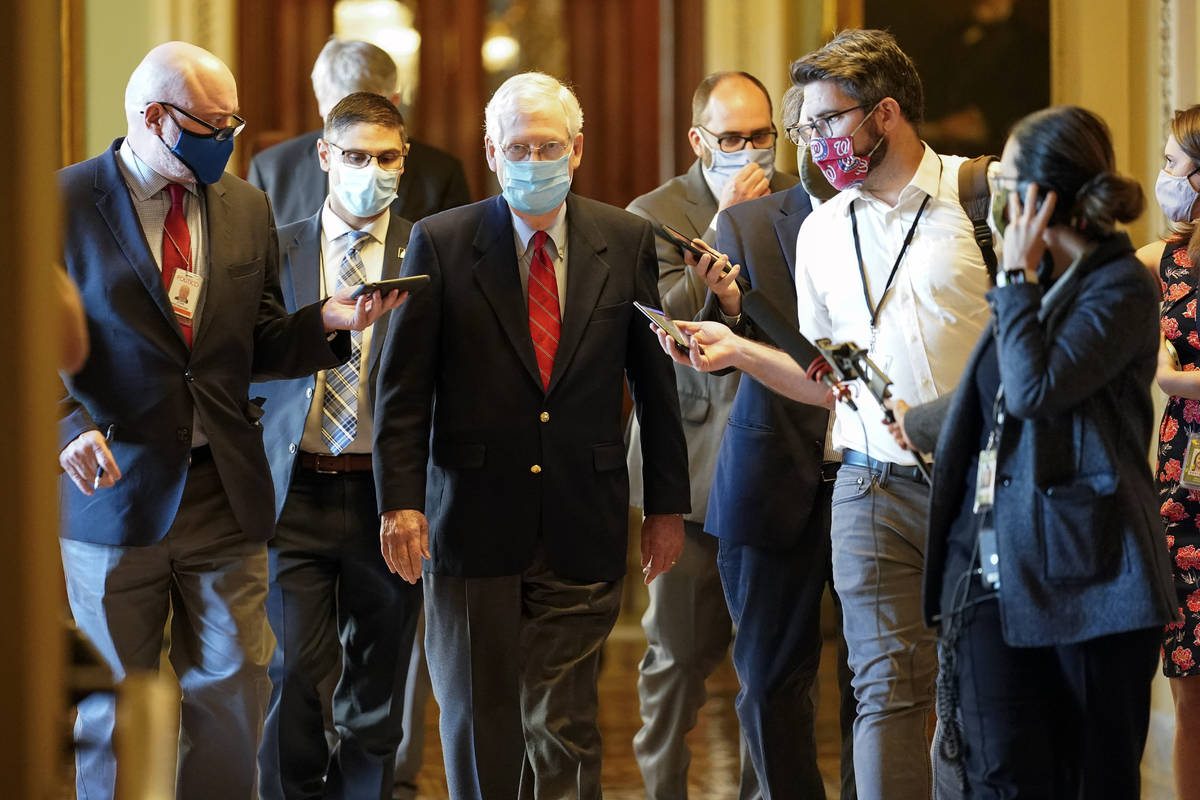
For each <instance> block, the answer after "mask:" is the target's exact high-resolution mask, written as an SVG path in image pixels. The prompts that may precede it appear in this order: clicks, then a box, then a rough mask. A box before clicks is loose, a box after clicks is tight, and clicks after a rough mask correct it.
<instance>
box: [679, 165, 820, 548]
mask: <svg viewBox="0 0 1200 800" xmlns="http://www.w3.org/2000/svg"><path fill="white" fill-rule="evenodd" d="M811 210H812V206H811V205H810V204H809V200H808V195H807V194H806V193H805V191H804V187H803V186H801V185H799V184H797V185H795V186H793V187H792V188H791V189H789V190H787V191H786V192H778V193H775V194H770V195H768V196H766V197H760V198H759V199H757V200H750V201H747V202H745V203H739V204H738V205H736V206H731V207H730V208H728V209H726V210H725V211H724V212H722V214H721V216H720V217H718V218H717V249H718V250H720V251H721V252H723V253H725V254H727V255H728V256H729V259H730V261H732V262H733V263H735V264H741V265H742V270H743V271H742V278H739V280H744V282H743V284H742V290H743V291H748V290H749V289H751V288H753V289H758V290H759V291H762V292H766V293H767V295H768V296H769V297H770V298H771V300H772V301H774V303H775V304H776V305H777V306H778V307H779V309H780V310H781V311H783V312H784V313H785V314H787V315H788V318H789V319H791V320H792V321H793V322H796V279H795V268H796V234H797V233H798V232H799V231H800V225H801V223H802V222H804V219H805V217H807V216H808V213H809V212H810V211H811ZM703 316H704V318H705V319H713V320H718V321H719V320H720V319H721V314H720V310H719V309H718V307H717V302H716V298H715V297H710V298H709V300H708V303H707V305H706V306H705V309H704V312H703ZM797 324H798V323H797ZM737 327H738V331H737V332H738V333H741V334H743V335H745V336H749V337H750V338H752V339H766V338H767V337H765V336H764V335H762V334H760V332H759V331H758V330H757V329H755V328H754V325H753V323H752V322H751V321H750V320H749V318H748V317H743V318H742V324H741V325H739V326H737ZM828 421H829V412H828V411H826V410H825V409H823V408H819V407H817V406H810V405H806V404H804V403H797V402H795V401H793V400H789V399H787V398H786V397H782V396H781V395H778V394H775V393H774V392H772V391H771V390H770V389H768V388H767V387H765V386H763V385H762V384H761V383H759V382H758V381H756V380H754V379H753V378H751V377H750V376H749V375H743V376H742V380H741V382H740V383H739V384H738V390H737V396H736V397H734V400H733V408H732V409H731V410H730V412H729V424H728V425H727V426H726V428H725V436H724V437H723V438H722V439H721V449H720V450H719V452H718V454H717V467H716V472H715V474H714V475H713V485H712V493H711V494H710V495H709V502H708V516H707V518H706V519H705V524H704V529H705V530H706V531H708V532H709V533H711V534H713V535H714V536H718V537H720V538H722V539H725V540H728V541H730V542H735V543H738V544H748V545H752V546H755V547H762V548H768V549H785V548H790V547H793V546H794V545H795V544H796V543H797V542H798V541H799V540H800V538H801V537H802V536H804V535H805V531H806V530H807V528H808V524H809V520H810V519H812V518H813V516H814V514H815V511H816V509H814V505H815V503H816V497H817V490H818V488H819V487H820V485H821V460H822V454H823V450H824V443H825V431H826V427H827V425H828Z"/></svg>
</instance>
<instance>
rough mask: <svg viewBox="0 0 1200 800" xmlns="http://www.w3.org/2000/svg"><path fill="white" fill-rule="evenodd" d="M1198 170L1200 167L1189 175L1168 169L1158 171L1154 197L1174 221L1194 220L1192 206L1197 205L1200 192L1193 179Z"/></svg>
mask: <svg viewBox="0 0 1200 800" xmlns="http://www.w3.org/2000/svg"><path fill="white" fill-rule="evenodd" d="M1197 172H1200V167H1196V169H1193V170H1192V171H1191V172H1189V173H1188V174H1187V175H1171V174H1170V173H1168V172H1167V171H1166V170H1163V171H1161V172H1159V173H1158V179H1157V180H1156V181H1155V182H1154V198H1155V199H1156V200H1158V206H1159V208H1161V209H1162V212H1163V213H1164V214H1166V215H1167V219H1169V220H1171V221H1172V222H1191V221H1192V207H1193V206H1194V205H1196V198H1197V197H1200V192H1197V191H1196V189H1195V188H1193V186H1192V181H1191V177H1192V176H1193V175H1195V174H1196V173H1197Z"/></svg>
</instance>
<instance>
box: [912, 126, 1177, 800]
mask: <svg viewBox="0 0 1200 800" xmlns="http://www.w3.org/2000/svg"><path fill="white" fill-rule="evenodd" d="M1114 170H1115V161H1114V157H1113V149H1112V143H1111V140H1110V137H1109V133H1108V129H1107V127H1106V126H1105V124H1104V123H1103V121H1101V120H1100V119H1099V118H1098V117H1097V116H1096V115H1094V114H1092V113H1091V112H1089V111H1086V110H1084V109H1081V108H1077V107H1071V106H1067V107H1059V108H1051V109H1046V110H1044V111H1039V112H1036V113H1034V114H1031V115H1029V116H1027V117H1025V118H1023V119H1022V120H1021V121H1019V122H1018V123H1017V125H1016V126H1015V127H1014V129H1013V132H1012V134H1011V135H1010V136H1009V138H1008V143H1007V144H1006V145H1005V148H1004V156H1003V158H1002V160H1001V162H1000V166H999V170H998V173H995V174H993V175H992V176H991V177H992V197H993V214H992V217H993V221H994V225H995V227H996V228H997V230H996V233H997V235H998V237H999V238H1000V239H1002V241H1003V248H1002V268H1001V271H1000V272H999V273H998V275H997V286H996V287H995V288H994V289H992V290H991V291H990V292H989V293H988V301H989V303H990V305H991V307H992V313H993V319H992V323H993V324H992V325H991V326H990V328H989V329H988V331H987V332H986V333H985V334H984V335H983V337H982V338H981V339H980V341H979V344H978V345H977V346H976V348H975V351H974V353H973V354H972V356H971V359H970V361H969V362H968V364H967V368H966V371H965V372H964V374H963V377H962V380H961V381H960V383H959V385H958V388H957V389H956V390H955V392H954V394H953V395H951V396H950V397H949V399H948V400H947V401H946V402H941V401H939V404H940V405H939V404H931V405H926V406H921V407H917V408H912V409H906V408H905V407H903V405H901V404H898V405H899V407H898V408H897V409H896V410H897V412H898V416H899V418H900V423H899V424H898V425H897V426H894V427H893V432H894V433H896V434H897V436H898V438H901V439H902V440H903V441H905V442H907V443H908V444H909V445H910V446H912V445H914V444H915V445H916V446H917V447H918V448H920V449H932V448H933V445H934V443H933V441H932V439H933V438H934V437H932V436H930V435H929V434H928V431H930V430H931V429H936V428H937V427H938V426H937V425H936V422H937V421H938V420H942V424H941V425H940V434H937V435H936V458H935V459H934V474H933V491H932V494H931V498H930V515H929V539H928V544H927V549H926V562H925V615H926V619H927V622H929V623H930V624H935V623H937V624H940V625H941V639H940V650H941V659H942V663H941V684H940V685H939V698H938V700H939V708H938V712H939V718H940V719H942V720H951V721H953V720H958V722H959V724H961V731H948V733H951V734H953V733H960V734H961V736H957V737H956V736H954V735H950V736H948V739H949V742H948V743H947V744H946V745H944V746H945V747H947V748H948V749H949V750H950V751H951V752H949V753H948V754H947V755H950V756H958V757H959V758H961V762H962V765H963V776H962V777H963V778H964V779H965V783H966V784H967V787H968V788H969V791H970V796H971V797H972V798H993V797H996V798H998V797H1053V798H1060V799H1061V798H1082V797H1088V798H1092V797H1114V798H1136V797H1138V796H1139V774H1138V764H1139V761H1140V759H1141V754H1142V749H1143V747H1144V745H1145V738H1146V730H1147V726H1148V724H1149V714H1150V682H1151V679H1152V677H1153V673H1154V668H1155V664H1156V660H1157V657H1158V645H1159V631H1160V630H1161V629H1162V626H1163V625H1164V624H1165V623H1166V622H1168V621H1170V620H1171V619H1173V617H1174V614H1175V602H1174V598H1173V596H1172V594H1171V591H1170V576H1169V570H1168V565H1167V553H1166V550H1165V549H1164V548H1163V546H1162V538H1161V528H1160V526H1159V523H1158V518H1157V513H1156V508H1157V505H1158V504H1157V502H1156V501H1155V497H1154V487H1153V482H1152V477H1151V474H1150V470H1149V468H1148V465H1147V463H1146V452H1147V450H1148V448H1149V444H1150V435H1151V431H1152V428H1153V413H1154V412H1153V404H1152V402H1151V398H1150V392H1149V384H1150V380H1151V378H1152V376H1153V375H1154V370H1155V363H1156V353H1157V350H1158V336H1157V333H1156V325H1155V319H1156V314H1155V312H1156V303H1157V299H1158V290H1157V288H1156V286H1155V284H1154V282H1153V281H1152V280H1151V278H1150V276H1149V275H1148V274H1147V273H1146V270H1145V269H1144V268H1142V266H1141V265H1140V264H1139V263H1138V260H1137V259H1136V258H1135V257H1134V251H1133V247H1132V246H1131V245H1130V242H1129V239H1128V237H1127V236H1126V235H1125V234H1123V233H1119V232H1117V231H1115V230H1114V224H1115V223H1117V222H1129V221H1131V220H1133V219H1136V218H1137V216H1138V215H1139V214H1140V213H1141V210H1142V205H1143V199H1142V191H1141V188H1140V187H1139V186H1138V185H1137V183H1135V182H1134V181H1132V180H1130V179H1128V178H1125V177H1122V176H1119V175H1117V174H1116V172H1115V171H1114ZM906 412H907V413H906ZM905 432H907V434H908V435H907V436H905ZM947 727H954V726H953V725H950V726H947ZM955 751H957V752H955ZM944 752H945V751H944Z"/></svg>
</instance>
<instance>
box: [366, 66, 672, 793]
mask: <svg viewBox="0 0 1200 800" xmlns="http://www.w3.org/2000/svg"><path fill="white" fill-rule="evenodd" d="M485 115H486V131H487V132H486V135H485V137H484V147H485V155H486V157H487V162H488V165H489V166H490V167H491V168H492V169H493V170H494V171H495V172H496V176H497V178H498V179H499V182H500V186H501V187H502V195H501V196H497V197H492V198H489V199H487V200H484V201H482V202H479V203H474V204H472V205H468V206H464V207H462V208H457V209H452V210H450V211H446V212H444V213H442V214H437V215H435V216H432V217H426V218H425V219H423V220H421V221H420V222H418V223H417V224H416V226H415V227H414V228H413V234H412V243H411V244H410V246H409V249H408V255H407V256H406V258H405V267H404V273H405V274H406V275H409V274H414V275H415V274H428V275H429V276H430V278H431V282H430V287H429V288H428V289H427V290H424V291H422V292H421V293H419V294H417V295H415V296H414V298H413V304H412V305H411V306H409V307H408V308H407V309H406V310H407V311H410V312H411V313H406V314H403V315H397V316H396V318H395V319H393V320H392V323H391V325H390V326H389V327H388V333H387V338H386V341H385V342H384V345H383V353H382V355H381V356H380V367H379V386H378V392H379V397H378V404H377V406H376V410H375V479H376V484H377V487H378V493H379V508H380V511H381V514H382V521H381V528H380V538H381V543H382V547H383V553H384V557H385V558H386V559H387V562H388V565H389V566H390V567H391V568H392V569H393V570H394V571H396V572H398V573H399V574H400V575H401V576H403V577H404V578H405V579H406V580H408V581H412V582H415V581H416V580H418V579H421V580H422V581H423V584H424V592H425V613H426V636H425V645H426V652H427V655H428V658H429V674H430V676H431V677H432V679H433V690H434V695H435V696H436V697H437V700H438V705H439V706H440V708H441V726H440V729H441V736H442V753H443V755H444V757H445V763H446V782H447V785H448V787H449V790H450V796H451V797H452V798H455V799H456V800H459V799H460V798H480V797H501V798H512V797H518V796H527V797H534V798H539V799H543V798H544V799H545V800H550V799H553V800H561V798H596V799H597V800H598V798H599V797H600V755H601V742H600V732H599V729H598V727H597V724H596V715H597V703H598V698H597V693H596V673H597V669H598V666H599V654H600V648H601V646H602V645H603V643H604V640H605V638H606V637H607V636H608V633H609V631H610V630H611V629H612V626H613V623H614V622H615V621H616V618H617V612H618V610H619V606H620V596H621V581H622V578H623V577H624V574H625V556H626V541H627V538H628V534H627V529H628V509H629V504H628V500H629V480H628V476H627V473H626V469H625V452H624V446H623V444H622V425H621V422H622V420H621V400H622V382H623V381H628V383H629V386H630V388H631V390H632V395H633V400H634V408H635V411H636V413H637V414H638V416H639V418H640V420H641V423H642V431H643V433H642V448H643V460H644V462H645V464H646V468H645V469H644V470H643V482H644V487H643V494H644V496H645V505H646V514H647V516H646V521H645V523H644V525H643V526H642V545H641V551H642V552H641V556H642V557H641V562H642V564H643V574H644V575H645V580H646V582H647V583H649V582H651V581H652V580H654V579H655V578H657V577H658V576H660V575H662V574H663V573H665V572H666V571H667V570H669V569H670V568H671V566H672V564H673V563H674V562H675V560H676V559H678V558H679V554H680V551H681V550H682V548H683V521H682V518H681V516H680V515H681V514H682V513H684V512H686V511H687V510H688V483H687V449H686V444H685V443H684V438H683V432H682V430H681V427H680V422H679V404H678V402H677V401H676V397H675V381H674V377H673V375H672V371H671V367H670V364H668V363H666V362H665V360H664V359H663V358H662V355H661V353H659V352H658V343H657V341H656V340H655V338H654V336H653V334H652V333H651V332H650V330H649V326H648V323H647V322H646V320H645V318H644V317H642V316H641V315H640V314H639V313H638V312H637V311H636V310H635V309H634V307H633V301H635V300H636V301H640V302H641V303H644V304H646V305H652V306H657V305H658V303H659V295H658V289H657V286H656V280H657V276H658V265H657V263H656V261H655V258H654V246H653V238H654V234H653V233H652V232H651V229H650V226H649V225H648V224H647V223H646V222H645V221H644V220H641V219H638V218H637V217H635V216H633V215H632V214H628V213H626V212H624V211H621V210H620V209H615V208H612V207H610V206H606V205H604V204H602V203H598V202H595V201H592V200H587V199H585V198H582V197H579V196H578V195H575V194H571V193H570V191H569V190H570V186H571V179H572V176H573V174H574V172H575V169H576V168H577V167H578V166H579V164H580V162H581V161H582V158H583V132H582V128H583V112H582V110H581V109H580V107H579V101H578V100H577V99H576V98H575V95H574V94H573V93H572V92H571V91H570V90H569V89H568V88H567V87H565V86H563V85H562V84H561V83H560V82H559V81H557V80H556V79H554V78H552V77H550V76H548V75H543V74H540V73H523V74H520V75H516V76H514V77H512V78H509V79H508V80H507V81H505V82H504V83H503V84H502V85H501V86H500V88H499V89H497V90H496V93H495V94H494V95H493V96H492V98H491V100H490V101H489V102H488V105H487V109H486V112H485ZM427 464H428V472H427ZM422 559H425V561H424V565H423V564H422ZM422 566H424V574H423V575H422ZM523 765H524V766H523Z"/></svg>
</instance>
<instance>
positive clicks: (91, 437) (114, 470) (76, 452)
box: [58, 430, 121, 497]
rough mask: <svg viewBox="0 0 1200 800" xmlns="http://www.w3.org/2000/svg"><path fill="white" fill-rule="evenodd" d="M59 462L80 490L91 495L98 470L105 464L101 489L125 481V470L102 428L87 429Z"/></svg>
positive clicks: (63, 450) (62, 454)
mask: <svg viewBox="0 0 1200 800" xmlns="http://www.w3.org/2000/svg"><path fill="white" fill-rule="evenodd" d="M58 464H59V466H61V467H62V469H63V472H65V473H67V477H68V478H70V479H71V482H72V483H74V484H75V485H76V486H77V487H79V491H81V492H83V493H84V494H86V495H87V496H88V497H91V496H92V493H93V490H92V484H93V483H94V482H95V480H96V470H97V469H98V468H100V467H101V466H103V467H104V475H103V476H101V478H100V484H99V486H98V487H97V488H100V489H108V488H110V487H111V486H112V485H113V484H114V483H116V482H117V481H119V480H121V469H120V467H118V466H117V460H116V459H115V458H113V454H112V451H110V450H109V449H108V442H106V441H104V436H103V435H102V434H101V433H100V431H96V430H92V431H85V432H83V433H81V434H79V435H78V436H76V437H75V438H74V439H73V440H72V441H71V443H70V444H68V445H67V446H66V447H64V448H63V449H62V452H61V453H59V454H58Z"/></svg>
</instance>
